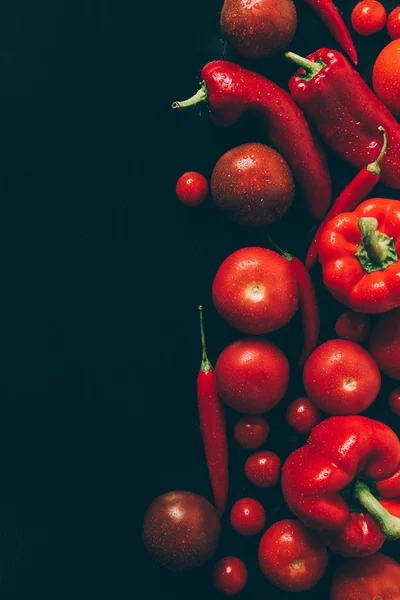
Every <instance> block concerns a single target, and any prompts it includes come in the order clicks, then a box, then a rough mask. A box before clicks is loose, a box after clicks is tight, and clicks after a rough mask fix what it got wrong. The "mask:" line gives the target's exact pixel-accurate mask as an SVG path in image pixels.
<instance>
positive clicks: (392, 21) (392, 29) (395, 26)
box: [386, 6, 400, 40]
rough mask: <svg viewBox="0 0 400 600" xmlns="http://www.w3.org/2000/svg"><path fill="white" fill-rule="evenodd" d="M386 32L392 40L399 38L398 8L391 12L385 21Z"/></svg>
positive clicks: (399, 10) (399, 8) (399, 13)
mask: <svg viewBox="0 0 400 600" xmlns="http://www.w3.org/2000/svg"><path fill="white" fill-rule="evenodd" d="M386 27H387V32H388V34H389V37H390V38H392V40H397V38H400V6H397V7H396V8H394V9H393V10H392V12H391V13H390V15H389V16H388V20H387V26H386Z"/></svg>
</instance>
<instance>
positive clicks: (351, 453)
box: [282, 416, 400, 556]
mask: <svg viewBox="0 0 400 600" xmlns="http://www.w3.org/2000/svg"><path fill="white" fill-rule="evenodd" d="M399 464H400V442H399V440H398V438H397V435H396V434H395V433H394V431H392V430H391V429H390V428H389V427H388V426H387V425H385V424H384V423H380V422H379V421H375V420H373V419H368V418H367V417H361V416H344V417H330V418H328V419H326V420H325V421H323V422H322V423H320V424H319V425H317V426H316V427H315V428H314V429H313V430H312V432H311V434H310V437H309V438H308V440H307V444H306V445H305V446H303V447H301V448H299V449H298V450H295V452H293V453H292V454H291V455H290V456H289V458H288V459H287V461H286V462H285V464H284V466H283V470H282V490H283V494H284V498H285V501H286V503H287V504H288V506H289V508H290V510H291V511H292V512H293V513H294V514H295V515H296V516H297V517H298V518H299V519H300V520H301V521H303V523H304V524H305V525H306V526H307V527H311V528H312V529H315V530H317V531H319V532H320V533H322V534H324V535H326V536H327V539H328V540H329V542H330V545H331V547H332V548H333V549H335V550H336V551H339V552H340V553H342V554H344V555H346V556H367V555H368V554H371V553H373V552H376V551H377V549H379V548H380V546H381V545H382V544H383V542H384V541H385V539H391V540H393V539H397V538H399V537H400V518H398V517H397V516H395V515H396V514H397V515H399V516H400V512H399V506H400V505H399V501H387V500H386V501H383V500H381V501H380V502H379V501H378V499H377V498H376V497H375V496H374V495H373V493H372V492H371V489H370V487H369V485H367V483H366V482H365V478H367V480H369V482H370V483H371V487H372V485H375V484H377V485H379V484H380V485H381V486H382V485H383V486H384V485H385V484H384V482H385V481H386V480H388V479H390V478H391V477H392V476H393V473H395V472H396V470H397V469H398V468H399ZM361 478H362V479H361ZM392 491H394V490H393V489H392ZM348 501H349V502H351V505H352V506H351V508H352V509H353V510H354V508H355V510H357V511H358V512H359V513H360V514H358V515H356V514H355V513H354V512H353V513H351V512H350V506H349V504H348ZM385 502H386V506H385ZM365 513H367V514H365ZM371 517H372V518H371Z"/></svg>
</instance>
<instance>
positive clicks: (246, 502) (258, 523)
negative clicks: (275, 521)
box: [230, 498, 266, 535]
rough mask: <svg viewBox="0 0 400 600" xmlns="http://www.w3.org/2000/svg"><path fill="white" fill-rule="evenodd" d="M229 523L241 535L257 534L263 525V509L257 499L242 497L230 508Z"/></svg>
mask: <svg viewBox="0 0 400 600" xmlns="http://www.w3.org/2000/svg"><path fill="white" fill-rule="evenodd" d="M230 519H231V525H232V527H233V529H234V530H235V531H237V533H240V534H241V535H257V533H260V531H261V530H262V529H264V527H265V521H266V516H265V510H264V508H263V506H262V505H261V504H260V502H258V501H257V500H254V499H253V498H242V499H241V500H238V501H237V502H235V504H234V505H233V507H232V510H231V516H230Z"/></svg>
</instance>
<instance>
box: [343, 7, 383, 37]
mask: <svg viewBox="0 0 400 600" xmlns="http://www.w3.org/2000/svg"><path fill="white" fill-rule="evenodd" d="M351 24H352V25H353V28H354V29H355V31H357V33H358V34H360V35H372V34H373V33H378V31H381V29H383V28H384V27H385V24H386V10H385V7H384V6H383V5H382V4H381V3H380V2H377V0H362V2H359V3H358V4H356V6H355V7H354V8H353V12H352V13H351Z"/></svg>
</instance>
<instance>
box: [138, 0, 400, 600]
mask: <svg viewBox="0 0 400 600" xmlns="http://www.w3.org/2000/svg"><path fill="white" fill-rule="evenodd" d="M307 3H308V4H309V5H310V6H311V7H312V8H314V10H315V11H316V13H317V14H318V15H319V16H320V18H321V19H322V21H323V22H324V23H325V25H326V26H327V27H328V29H329V30H330V31H331V33H332V35H333V36H334V37H335V39H336V40H337V42H338V43H339V44H340V45H341V46H342V48H343V50H344V51H345V52H346V53H347V55H348V56H349V57H350V59H351V60H352V62H353V63H354V65H357V53H356V50H355V46H354V44H353V42H352V40H351V37H350V33H349V31H348V30H347V28H346V26H345V24H344V22H343V20H342V18H341V16H340V14H339V12H338V10H337V9H336V7H335V6H334V4H333V2H332V1H331V0H317V1H311V0H307ZM351 20H352V25H353V28H354V29H355V31H356V32H357V33H358V34H360V35H370V34H374V33H376V32H378V31H380V30H381V29H383V27H384V26H385V24H386V23H387V29H388V33H389V35H390V37H391V38H392V39H393V41H392V42H391V43H390V44H389V45H388V46H387V47H386V48H384V49H383V51H382V53H381V54H380V55H379V57H378V58H377V61H376V64H375V68H374V74H373V87H374V91H375V93H376V95H375V93H374V92H373V91H372V90H371V89H370V88H369V87H368V85H367V84H366V83H365V81H364V80H363V79H362V78H361V76H360V75H359V74H358V72H357V71H356V70H355V68H354V67H353V66H352V65H351V64H350V62H349V61H348V60H347V59H346V58H345V56H344V55H343V54H341V53H340V52H339V51H337V50H331V49H327V48H321V49H319V50H316V51H315V52H314V53H312V54H311V55H309V56H307V57H306V58H304V57H301V56H299V55H297V54H295V53H293V52H287V53H286V54H285V56H286V58H287V59H289V60H290V61H292V62H294V63H295V64H296V65H297V66H298V67H299V69H298V71H297V72H296V73H295V74H294V75H293V77H292V78H291V79H290V81H289V84H288V87H289V90H290V94H289V93H288V92H286V91H284V90H283V89H281V88H280V87H279V86H278V85H276V84H275V83H273V82H272V81H269V80H268V79H266V78H265V77H263V76H261V75H259V74H257V73H254V72H251V71H249V70H247V69H244V68H243V67H241V66H239V65H237V64H234V63H231V62H228V61H223V60H217V61H213V62H211V63H209V64H207V65H206V66H205V67H204V69H203V71H202V84H201V87H200V90H199V91H198V92H197V93H196V94H195V95H194V96H193V97H192V98H190V99H189V100H186V101H183V102H175V103H174V104H173V107H174V108H175V109H185V108H189V107H191V106H195V105H198V104H200V103H207V104H208V107H209V110H210V117H211V119H212V121H213V122H214V123H215V124H216V125H218V126H230V125H233V124H235V123H236V122H237V121H238V120H239V119H240V117H241V116H242V115H243V114H244V113H245V112H247V111H252V112H255V113H257V114H258V116H259V118H260V122H261V126H262V128H263V130H264V132H265V135H266V137H267V138H268V139H269V140H270V141H271V142H272V144H273V146H274V148H275V149H272V148H269V147H268V146H265V145H263V144H245V145H243V146H239V147H237V148H234V149H232V150H230V151H229V152H227V153H226V154H224V155H223V156H222V157H221V158H220V160H219V161H218V162H217V164H216V165H215V168H214V171H213V174H212V177H211V195H212V198H213V201H214V204H215V206H216V207H217V209H218V210H220V211H222V212H223V213H224V214H225V215H226V216H227V217H228V218H230V219H232V220H233V221H235V222H237V223H239V224H241V225H244V226H250V227H263V226H266V225H269V224H271V223H274V222H275V221H277V220H278V219H280V218H281V217H282V216H284V215H285V214H286V213H287V212H288V211H289V210H290V208H291V205H292V202H293V200H294V195H295V194H294V192H295V183H296V184H297V187H298V190H299V192H300V195H301V197H302V198H303V200H304V202H305V203H306V205H307V207H308V210H309V212H310V215H311V216H312V217H313V218H314V219H315V220H317V221H320V224H319V227H318V228H317V230H316V232H315V234H314V237H313V240H312V242H311V244H310V246H309V250H308V253H307V255H306V257H305V262H304V264H303V262H301V261H300V260H299V259H298V258H296V257H294V256H292V255H290V254H289V253H287V252H286V251H285V250H284V249H281V248H279V247H278V246H277V245H276V244H275V242H274V241H273V240H272V239H270V238H269V236H268V235H267V234H266V238H265V239H266V243H267V245H268V246H270V248H261V247H247V248H241V249H239V250H237V251H236V252H234V253H233V254H231V255H230V256H228V257H227V258H226V259H225V260H224V261H223V263H222V264H221V265H220V267H219V269H218V270H217V272H216V274H215V277H214V282H213V286H212V298H213V303H214V306H215V309H216V310H217V312H218V313H219V314H220V316H221V317H222V318H223V319H225V321H227V323H229V325H231V326H232V327H233V328H235V329H236V330H238V331H240V332H241V333H244V334H246V335H247V336H248V337H242V338H241V339H239V340H238V341H236V342H234V343H232V344H231V345H229V346H228V347H227V348H225V349H224V350H223V351H222V352H221V354H220V356H219V358H218V360H217V363H216V366H215V370H214V368H213V366H212V364H211V363H210V361H209V359H208V357H207V352H206V343H205V335H204V326H203V312H202V307H200V325H201V340H202V361H201V368H200V372H199V374H198V380H197V390H198V409H199V418H200V428H201V434H202V438H203V443H204V450H205V457H206V461H207V465H208V471H209V476H210V481H211V486H212V490H213V495H214V505H215V509H214V507H213V506H212V505H211V503H210V502H208V501H207V500H206V499H205V498H202V497H201V496H198V495H196V494H192V493H190V492H170V493H168V494H164V495H163V496H160V497H159V498H156V499H155V500H154V502H153V503H152V504H151V506H150V507H149V509H148V511H147V513H146V516H145V520H144V542H145V545H146V547H147V548H148V549H149V550H150V552H151V553H152V554H153V556H154V557H155V558H156V559H157V560H158V561H159V562H160V563H161V564H163V565H164V566H166V567H167V568H171V569H175V570H184V569H192V568H195V567H199V566H201V565H203V564H204V563H205V562H206V561H207V560H209V559H210V558H211V557H212V556H213V554H214V552H215V550H216V548H217V545H218V539H219V536H220V521H219V518H220V517H221V516H222V514H223V513H224V511H225V509H226V506H227V502H228V495H229V469H232V468H233V467H234V465H231V464H229V461H228V445H227V434H226V425H225V415H224V410H225V409H224V407H225V406H228V407H229V408H230V409H233V410H234V411H237V412H239V413H243V416H242V417H241V418H239V419H238V420H237V422H236V425H235V429H234V437H235V440H236V441H237V443H238V444H240V445H241V446H242V447H243V448H245V449H248V450H256V452H255V453H253V454H250V455H249V456H248V458H247V460H246V462H245V465H244V473H245V476H246V477H247V479H248V480H249V481H250V482H251V483H252V484H253V485H254V486H258V487H261V488H269V487H271V486H274V485H278V482H279V481H280V483H279V485H281V487H282V492H283V497H284V500H285V502H286V504H287V506H288V508H289V509H290V511H291V513H292V515H293V519H286V520H282V521H278V522H275V523H274V524H272V525H270V526H268V527H267V529H266V531H265V532H264V534H263V536H262V537H261V539H260V542H259V549H258V559H259V565H260V569H261V571H262V572H263V573H264V575H265V577H267V579H268V580H269V581H270V582H271V583H272V584H274V585H276V586H277V587H279V588H281V589H283V590H287V591H292V592H304V591H307V590H309V589H311V588H312V587H313V586H314V585H315V584H316V583H318V581H319V580H320V579H321V577H322V576H323V574H324V572H325V570H326V567H327V564H328V559H329V552H328V549H329V551H331V552H334V553H337V554H339V555H341V556H342V557H344V558H345V559H346V560H345V561H344V562H343V565H342V566H341V567H340V568H339V569H338V570H337V572H336V574H335V575H334V578H333V581H332V586H331V600H339V599H340V600H350V599H353V600H354V599H357V598H360V599H361V598H363V599H369V598H371V599H372V598H378V597H379V598H381V599H382V600H386V599H387V600H390V599H393V600H394V599H395V598H400V565H399V564H398V563H396V562H395V561H394V560H392V559H391V558H389V557H387V556H385V555H383V554H380V553H379V552H378V551H379V550H380V549H381V547H382V546H383V544H384V543H385V542H386V541H394V540H397V539H398V538H400V441H399V439H398V437H397V435H396V433H395V432H394V431H393V430H392V429H391V428H390V427H389V426H388V425H386V424H384V423H382V422H380V421H377V420H375V419H371V418H367V417H365V416H360V414H359V413H362V412H363V411H365V410H366V409H367V408H369V407H370V406H371V405H372V404H373V403H374V402H375V401H376V399H377V397H378V395H379V392H380V388H381V372H383V373H384V374H385V375H386V376H389V377H391V378H393V379H394V380H397V381H400V204H399V202H398V201H396V200H392V199H387V198H370V199H366V198H367V196H369V195H370V194H371V192H372V190H373V188H374V186H375V185H376V183H377V182H378V181H379V180H381V182H382V183H383V184H385V185H386V186H387V187H389V188H394V189H400V125H399V124H398V123H397V120H396V119H395V117H394V116H393V114H400V101H399V98H400V76H398V73H399V72H400V7H397V8H395V9H394V10H393V12H392V13H391V14H390V15H389V18H388V19H387V15H386V11H385V9H384V8H383V6H382V5H381V4H380V3H379V2H377V1H376V0H362V2H359V3H358V4H357V5H356V6H355V7H354V9H353V12H352V19H351ZM296 24H297V17H296V9H295V6H294V4H293V3H292V0H282V2H280V3H279V9H278V8H277V4H276V3H275V2H272V0H256V1H252V0H249V1H248V2H238V1H237V0H225V4H224V6H223V9H222V13H221V31H222V34H223V35H224V37H225V38H226V39H227V40H228V41H229V42H230V43H231V44H232V45H233V46H234V48H235V49H236V51H237V52H238V53H239V54H241V55H242V56H246V57H250V58H265V57H269V56H272V55H274V54H277V53H280V52H282V51H284V50H285V49H286V48H287V46H288V45H289V44H290V42H291V40H292V38H293V35H294V32H295V30H296ZM397 38H399V39H397ZM305 115H306V116H305ZM306 117H307V119H309V121H310V122H311V123H312V125H313V126H314V127H315V129H316V130H317V132H318V133H319V135H320V136H321V138H322V140H323V141H324V142H325V143H326V144H327V145H328V146H330V148H331V149H332V150H333V151H334V152H335V153H336V154H337V155H338V156H339V157H340V158H341V159H343V160H344V161H347V162H348V163H349V164H350V165H352V166H353V167H355V168H356V169H357V170H358V172H357V174H356V175H355V177H354V178H353V180H352V181H351V182H350V183H349V184H348V185H347V187H346V188H345V189H344V190H343V191H342V192H341V194H340V195H339V197H338V198H337V199H336V200H335V201H334V202H333V203H332V204H331V179H330V173H329V170H328V166H327V162H326V160H325V156H324V152H323V150H322V145H320V144H319V143H318V142H317V141H316V136H315V134H314V132H313V131H312V130H311V128H310V125H309V121H308V120H307V119H306ZM344 124H345V125H344ZM292 174H293V176H292ZM176 192H177V195H178V198H179V199H180V200H181V201H182V202H183V203H184V204H188V205H197V204H200V203H202V202H203V201H204V200H205V199H206V197H207V195H208V182H207V180H206V179H205V178H204V177H203V176H202V175H200V174H199V173H196V172H191V173H186V174H185V175H183V176H182V177H181V178H180V179H179V181H178V183H177V188H176ZM271 247H272V248H271ZM317 259H318V260H319V262H320V264H321V266H322V277H323V282H324V284H325V286H326V288H327V289H328V290H329V292H330V293H331V295H332V296H333V297H334V298H335V299H336V300H337V301H338V302H340V303H341V304H343V305H344V306H345V307H347V309H346V310H345V312H343V314H342V315H341V316H340V317H339V318H338V319H337V321H336V326H335V329H336V334H337V336H338V337H337V339H331V340H328V341H325V342H324V343H322V344H320V345H318V344H319V343H320V339H319V326H320V323H319V308H318V300H317V297H316V294H315V291H314V285H313V281H312V279H311V277H310V275H309V270H310V269H311V268H312V267H313V265H314V264H315V262H316V260H317ZM298 310H299V311H300V315H301V321H302V332H303V345H302V350H301V352H300V355H299V358H298V365H297V368H300V369H301V371H302V378H303V386H304V397H302V398H298V399H296V400H294V401H292V402H291V403H290V404H289V405H288V406H287V408H286V421H287V423H288V424H289V425H290V427H291V428H292V429H293V430H294V431H295V432H296V433H297V434H300V435H305V436H309V437H308V439H307V441H306V442H305V443H304V444H303V445H302V446H301V447H299V448H298V449H297V450H295V451H294V452H293V453H292V454H290V456H289V457H288V458H287V460H286V461H285V462H284V464H283V465H281V459H280V457H279V456H277V454H275V453H274V452H271V451H270V450H265V449H260V448H261V447H262V446H263V445H264V444H265V442H266V441H267V440H268V436H269V424H268V422H267V420H266V419H265V417H264V416H262V415H263V414H264V413H266V412H268V411H270V410H271V409H273V408H274V407H275V406H276V405H277V404H278V403H279V402H281V401H282V399H283V398H284V396H285V394H286V391H287V388H288V384H289V380H290V369H291V368H293V366H291V365H289V361H288V359H287V358H286V356H285V354H284V353H283V352H282V350H281V349H280V348H278V347H277V346H276V345H275V344H274V343H272V342H271V341H269V340H267V339H265V337H263V336H265V335H266V334H269V333H271V332H273V331H276V330H278V329H280V328H282V327H284V326H285V325H286V324H287V323H288V322H289V321H290V320H291V319H292V318H293V317H294V315H295V314H296V312H297V311H298ZM368 315H378V316H377V317H374V322H373V324H372V326H371V322H370V318H369V316H368ZM368 339H369V342H368V346H367V348H368V350H367V349H366V348H365V347H363V346H361V345H360V344H362V343H364V342H366V341H367V340H368ZM388 402H389V406H390V408H391V410H392V411H393V413H395V414H396V415H398V416H400V387H395V385H393V391H392V393H391V394H390V397H389V400H388ZM267 521H268V515H267V514H266V511H265V507H264V506H262V504H261V503H260V502H258V501H257V500H255V499H253V498H240V499H238V500H237V501H236V502H235V503H234V504H233V506H232V508H231V512H230V524H231V526H232V528H233V529H234V530H235V531H236V532H238V533H239V534H241V535H244V536H251V535H254V536H255V535H258V534H260V533H261V532H262V531H263V530H264V529H265V525H266V522H267ZM247 577H248V573H247V568H246V566H245V564H244V563H243V562H242V560H240V559H239V558H237V557H233V556H228V557H225V558H223V559H222V560H220V561H219V562H218V563H217V564H216V565H215V568H214V585H215V586H216V587H217V588H218V589H219V590H220V591H221V592H223V593H225V594H228V595H233V594H237V593H239V592H240V591H241V590H242V589H243V588H244V586H245V585H246V582H247Z"/></svg>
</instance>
